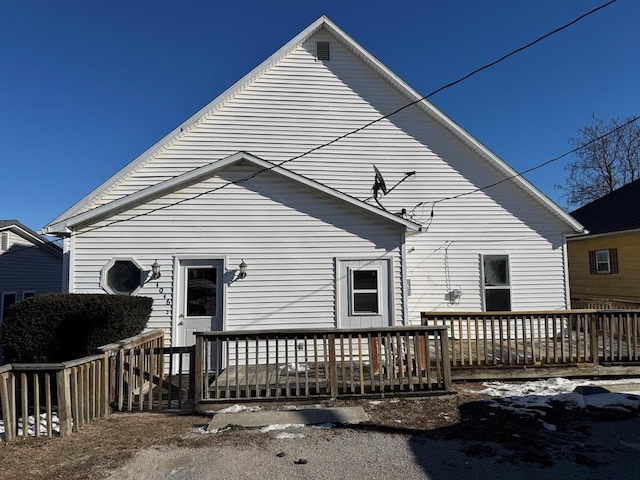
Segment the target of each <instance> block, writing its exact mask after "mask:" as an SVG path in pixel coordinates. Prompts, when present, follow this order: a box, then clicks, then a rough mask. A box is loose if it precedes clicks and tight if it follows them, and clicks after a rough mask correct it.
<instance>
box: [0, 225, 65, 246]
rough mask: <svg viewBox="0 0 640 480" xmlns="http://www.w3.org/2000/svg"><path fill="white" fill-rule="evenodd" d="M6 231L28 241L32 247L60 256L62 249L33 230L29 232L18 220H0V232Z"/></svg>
mask: <svg viewBox="0 0 640 480" xmlns="http://www.w3.org/2000/svg"><path fill="white" fill-rule="evenodd" d="M6 230H11V231H12V232H14V233H15V234H16V235H20V236H21V237H22V238H24V239H26V240H29V241H30V242H31V243H33V244H34V245H38V246H41V247H43V248H49V249H51V250H52V251H53V252H55V253H56V254H62V248H60V246H59V245H56V244H55V243H53V242H51V241H49V240H48V239H47V238H45V237H43V236H42V235H40V234H39V233H38V232H36V231H35V230H31V229H30V228H29V227H27V226H26V225H24V224H22V223H20V222H19V221H18V220H0V232H2V231H6Z"/></svg>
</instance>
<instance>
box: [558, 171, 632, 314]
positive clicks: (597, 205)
mask: <svg viewBox="0 0 640 480" xmlns="http://www.w3.org/2000/svg"><path fill="white" fill-rule="evenodd" d="M571 215H573V217H574V218H576V219H577V220H578V221H579V222H580V223H581V224H583V225H584V226H585V227H586V228H587V230H588V231H589V234H588V235H581V236H578V237H573V238H569V242H568V251H569V282H570V285H571V297H572V306H573V307H578V308H588V307H602V308H622V307H631V308H640V180H636V181H634V182H631V183H629V184H627V185H625V186H623V187H621V188H619V189H617V190H616V191H614V192H612V193H610V194H609V195H605V196H604V197H602V198H600V199H598V200H595V201H593V202H591V203H588V204H587V205H584V206H583V207H581V208H579V209H577V210H576V211H574V212H572V213H571Z"/></svg>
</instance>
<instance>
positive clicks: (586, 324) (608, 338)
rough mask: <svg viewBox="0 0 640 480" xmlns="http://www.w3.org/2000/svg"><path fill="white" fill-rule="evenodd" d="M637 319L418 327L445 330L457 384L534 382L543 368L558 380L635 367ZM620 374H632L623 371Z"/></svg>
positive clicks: (570, 317)
mask: <svg viewBox="0 0 640 480" xmlns="http://www.w3.org/2000/svg"><path fill="white" fill-rule="evenodd" d="M639 314H640V311H637V310H636V311H632V310H563V311H548V312H470V313H461V312H449V313H426V312H425V313H422V322H423V324H424V325H431V326H435V325H441V326H446V327H447V331H448V336H449V340H450V341H449V345H450V358H451V367H452V375H453V376H454V378H456V379H460V378H499V377H500V376H501V375H499V374H500V373H502V374H504V375H507V376H523V375H524V376H536V375H541V374H542V372H541V369H542V368H548V367H565V368H566V369H567V370H566V371H565V372H560V371H558V370H556V372H555V373H556V374H557V375H560V374H562V375H572V374H573V375H576V374H578V375H585V376H586V375H589V374H594V372H597V374H606V372H605V371H603V370H602V368H600V367H603V366H626V367H635V366H636V365H635V364H638V365H640V349H639V345H638V335H639V333H640V332H639V320H640V316H639ZM490 367H493V368H490ZM506 367H512V370H510V371H508V370H507V371H506V370H505V368H506ZM532 367H537V368H538V370H536V369H535V368H532ZM575 367H581V370H580V371H576V370H575ZM589 367H592V368H591V369H589ZM498 369H500V370H498ZM514 369H519V371H515V373H514ZM609 373H611V374H618V373H617V372H615V373H614V371H613V370H610V372H609ZM625 373H627V374H633V373H635V372H634V371H632V369H629V368H628V369H627V370H626V372H625ZM639 373H640V371H639Z"/></svg>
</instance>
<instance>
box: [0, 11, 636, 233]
mask: <svg viewBox="0 0 640 480" xmlns="http://www.w3.org/2000/svg"><path fill="white" fill-rule="evenodd" d="M602 3H605V0H518V1H514V0H483V1H474V0H422V1H417V0H416V1H412V2H406V1H402V0H395V1H393V2H389V1H378V0H369V1H348V0H342V1H334V0H326V1H324V2H294V1H277V2H254V1H244V2H224V3H223V2H213V1H209V2H204V1H203V2H198V1H194V2H175V1H172V2H169V1H162V0H156V1H151V0H145V1H131V0H129V1H126V2H125V1H120V0H110V1H109V2H87V1H86V0H82V1H65V0H61V1H58V2H51V1H48V0H42V1H31V0H21V1H14V2H10V1H8V0H3V1H0V132H2V141H0V165H1V166H2V175H1V177H0V178H1V179H2V181H1V184H0V185H1V192H2V195H1V196H0V219H11V218H16V219H18V220H20V221H21V222H22V223H24V224H26V225H27V226H29V227H31V228H33V229H40V228H41V227H43V226H44V225H45V224H46V223H47V222H49V221H50V220H52V219H53V218H54V217H56V216H57V215H59V214H60V213H62V212H63V211H64V210H66V209H67V208H68V207H70V206H71V205H72V204H74V203H75V202H76V201H78V200H80V199H81V198H82V197H83V196H84V195H86V194H87V193H89V192H90V191H91V190H93V189H94V188H95V187H97V186H98V185H99V184H101V183H102V182H103V181H105V180H106V179H107V178H108V177H110V176H111V175H112V174H114V173H115V172H117V171H118V170H119V169H120V168H122V167H123V166H124V165H126V164H127V163H129V162H130V161H131V160H133V159H134V158H135V157H137V156H138V155H139V154H141V153H142V152H143V151H144V150H146V149H147V148H148V147H150V146H151V145H152V144H154V143H155V142H156V141H158V140H159V139H160V138H162V137H163V136H164V135H165V134H167V133H168V132H169V131H171V130H173V129H174V128H175V127H176V126H178V125H179V124H180V123H182V122H183V121H184V120H186V119H187V118H188V117H190V116H191V115H192V114H194V113H195V112H196V111H198V110H199V109H200V108H202V107H203V106H204V105H206V104H207V103H208V102H209V101H211V100H212V99H213V98H215V97H216V96H217V95H218V94H220V93H221V92H222V91H224V90H225V89H226V88H227V87H229V86H230V85H232V84H233V83H234V82H236V81H237V80H239V79H240V78H241V77H242V76H243V75H244V74H246V73H247V72H249V71H250V70H251V69H253V68H254V67H255V66H256V65H257V64H258V63H260V62H261V61H263V60H264V59H265V58H267V57H268V56H269V55H271V54H272V53H273V52H275V51H276V50H277V49H278V48H280V47H281V46H282V45H283V44H285V43H286V42H288V41H289V40H290V39H291V38H292V37H293V36H295V35H296V34H297V33H299V32H300V31H301V30H303V29H304V28H306V27H307V26H308V25H309V24H310V23H312V22H313V21H314V20H316V19H317V18H318V17H319V16H320V15H323V14H325V15H327V16H328V17H329V18H330V19H331V20H333V21H334V22H335V23H337V24H338V25H339V26H340V27H341V28H342V29H343V30H345V31H346V32H347V33H348V34H349V35H351V36H352V37H353V38H354V39H355V40H356V41H357V42H359V43H360V44H361V45H362V46H363V47H364V48H366V49H367V50H368V51H369V52H371V53H372V54H373V55H375V56H376V57H377V58H378V59H379V60H380V61H382V62H383V63H384V64H385V65H387V66H388V67H389V68H390V69H391V70H393V71H394V72H395V73H396V74H397V75H399V76H400V77H401V78H402V79H403V80H405V81H406V82H407V83H409V84H410V85H411V86H412V87H414V88H415V89H416V90H418V91H419V92H421V93H422V94H423V95H426V94H428V93H429V92H431V91H433V90H435V89H436V88H439V87H441V86H442V85H444V84H446V83H449V82H451V81H453V80H456V79H457V78H459V77H461V76H463V75H465V74H466V73H468V72H470V71H472V70H474V69H475V68H478V67H480V66H482V65H484V64H486V63H488V62H491V61H493V60H495V59H497V58H498V57H500V56H502V55H503V54H505V53H508V52H509V51H511V50H513V49H515V48H517V47H519V46H521V45H524V44H526V43H528V42H529V41H531V40H534V39H535V38H537V37H538V36H540V35H542V34H544V33H547V32H548V31H550V30H553V29H554V28H556V27H558V26H560V25H562V24H564V23H566V22H569V21H571V20H573V19H574V18H576V17H577V16H579V15H580V14H582V13H584V12H586V11H588V10H590V9H591V8H594V7H596V6H598V5H600V4H602ZM638 19H640V2H638V1H636V0H619V1H618V2H617V3H615V4H613V5H611V6H609V7H607V8H606V9H604V10H602V11H600V12H598V13H596V14H594V15H592V16H590V17H588V18H587V19H585V20H582V21H581V22H579V23H578V24H576V25H574V26H572V27H570V28H569V29H567V30H565V31H563V32H560V33H559V34H557V35H554V36H552V37H551V38H549V39H547V40H545V41H544V42H542V43H540V44H538V45H536V46H534V47H532V48H530V49H528V50H526V51H525V52H523V53H520V54H518V55H517V56H514V57H512V58H510V59H508V60H507V61H505V62H503V63H502V64H500V65H498V66H496V67H493V68H491V69H489V70H486V71H484V72H481V73H480V74H478V75H476V76H475V77H473V78H472V79H469V80H466V81H465V82H463V83H461V84H459V85H456V86H454V87H452V88H450V89H449V90H447V91H444V92H442V93H439V94H437V95H435V96H433V97H432V98H431V99H430V100H431V101H432V103H434V104H435V105H436V106H437V107H438V108H440V109H441V110H442V111H444V112H445V113H446V114H447V115H449V116H450V117H451V118H452V119H453V120H454V121H456V122H457V123H459V124H460V125H461V126H462V127H463V128H464V129H466V130H467V131H468V132H469V133H471V134H472V135H473V136H475V137H476V138H477V139H478V140H480V141H481V142H482V143H484V144H485V145H486V146H487V147H489V148H490V149H491V150H493V151H494V152H495V153H496V154H497V155H499V156H500V157H501V158H502V159H503V160H505V161H506V162H507V163H509V164H510V165H511V166H512V167H513V168H515V169H516V170H518V171H521V170H525V169H527V168H530V167H532V166H534V165H536V164H538V163H542V162H544V161H546V160H548V159H550V158H553V157H555V156H557V155H559V154H562V153H564V152H566V151H567V150H569V149H570V146H569V144H568V138H569V137H571V136H574V135H575V134H576V133H577V129H578V128H580V127H582V126H585V125H587V124H588V123H589V121H590V117H591V115H592V114H595V115H597V116H599V117H601V118H603V119H609V118H611V117H613V116H618V117H628V116H633V115H636V114H639V113H640V102H639V100H640V89H639V88H638V84H639V79H638V73H639V70H640V62H639V61H638V59H639V58H640V48H639V47H640V41H638V37H637V28H638V27H637V22H638ZM567 161H570V158H569V159H566V160H564V161H560V162H556V163H555V164H553V165H551V166H548V167H545V168H543V169H541V170H538V171H536V172H533V173H531V174H529V175H527V178H528V179H529V180H530V181H531V182H532V183H533V184H534V185H535V186H536V187H538V188H539V189H540V190H541V191H542V192H543V193H545V194H546V195H547V196H549V197H551V198H552V199H553V200H555V201H556V202H557V203H559V204H560V205H561V206H563V205H564V201H563V200H562V198H561V197H560V195H561V193H560V192H558V191H556V190H555V189H554V187H553V185H554V184H556V183H562V182H563V179H564V175H565V174H564V166H565V165H566V163H567Z"/></svg>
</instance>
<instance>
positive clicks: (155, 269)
mask: <svg viewBox="0 0 640 480" xmlns="http://www.w3.org/2000/svg"><path fill="white" fill-rule="evenodd" d="M161 276H162V274H161V273H160V264H159V263H158V259H156V261H155V262H153V265H151V280H157V279H159V278H160V277H161Z"/></svg>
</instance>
